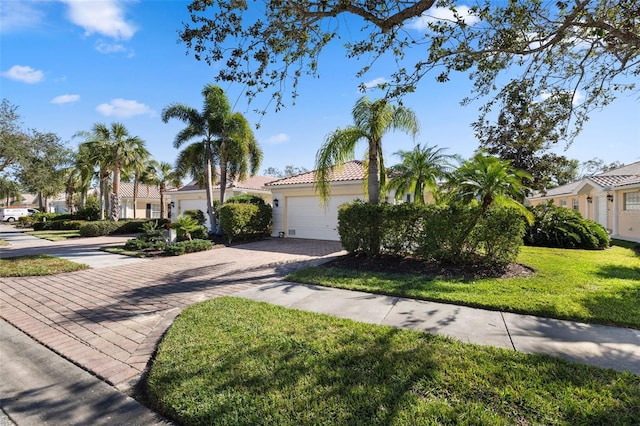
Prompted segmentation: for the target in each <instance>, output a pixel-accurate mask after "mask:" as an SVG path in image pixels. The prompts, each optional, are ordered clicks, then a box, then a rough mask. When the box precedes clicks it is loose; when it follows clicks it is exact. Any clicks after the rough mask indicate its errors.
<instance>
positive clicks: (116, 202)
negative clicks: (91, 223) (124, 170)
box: [109, 162, 120, 222]
mask: <svg viewBox="0 0 640 426" xmlns="http://www.w3.org/2000/svg"><path fill="white" fill-rule="evenodd" d="M110 207H111V209H110V215H109V219H110V220H111V221H113V222H117V221H118V219H119V218H120V163H119V162H116V164H115V167H114V168H113V193H112V194H111V206H110Z"/></svg>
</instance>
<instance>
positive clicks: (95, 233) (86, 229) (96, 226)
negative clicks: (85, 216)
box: [80, 220, 119, 237]
mask: <svg viewBox="0 0 640 426" xmlns="http://www.w3.org/2000/svg"><path fill="white" fill-rule="evenodd" d="M118 228H119V225H118V223H117V222H111V221H108V220H99V221H95V222H87V223H85V224H84V225H82V226H81V227H80V236H81V237H99V236H102V235H109V234H112V233H114V232H115V231H116V230H117V229H118Z"/></svg>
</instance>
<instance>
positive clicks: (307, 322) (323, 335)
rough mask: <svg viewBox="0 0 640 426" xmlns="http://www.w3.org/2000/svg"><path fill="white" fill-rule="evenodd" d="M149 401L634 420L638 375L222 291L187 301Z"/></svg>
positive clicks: (263, 415) (216, 419) (327, 416)
mask: <svg viewBox="0 0 640 426" xmlns="http://www.w3.org/2000/svg"><path fill="white" fill-rule="evenodd" d="M146 384H147V389H148V395H147V397H148V398H149V401H150V402H151V403H152V405H154V406H155V407H156V409H158V410H159V411H160V412H161V413H162V414H164V415H166V416H168V417H170V418H172V419H174V420H176V421H177V422H178V423H179V424H183V425H217V424H219V425H228V424H245V425H249V424H251V425H254V424H255V425H258V424H277V425H305V424H313V425H316V424H331V425H372V424H394V425H416V424H420V425H426V424H474V425H475V424H477V425H482V424H486V425H513V424H556V425H573V424H620V425H623V424H637V421H638V419H639V418H640V376H637V375H634V374H631V373H623V372H616V371H614V370H604V369H600V368H597V367H592V366H587V365H582V364H578V363H570V362H568V361H564V360H560V359H555V358H551V357H547V356H543V355H528V354H524V353H519V352H514V351H509V350H505V349H498V348H492V347H484V346H477V345H472V344H464V343H461V342H459V341H456V340H453V339H448V338H445V337H441V336H434V335H429V334H426V333H421V332H417V331H410V330H399V329H395V328H391V327H384V326H377V325H371V324H364V323H359V322H355V321H351V320H345V319H338V318H334V317H331V316H327V315H320V314H314V313H310V312H302V311H297V310H292V309H287V308H283V307H279V306H273V305H268V304H265V303H259V302H252V301H248V300H244V299H237V298H231V297H223V298H218V299H214V300H210V301H207V302H204V303H201V304H198V305H194V306H191V307H189V308H187V309H185V310H184V311H183V312H182V313H181V314H180V316H179V317H178V319H177V320H176V321H175V323H174V324H173V325H172V326H171V328H170V329H169V330H168V332H167V334H166V335H165V337H164V339H163V341H162V343H161V344H160V346H159V348H158V352H157V355H156V357H155V360H154V362H153V365H152V367H151V370H150V373H149V376H148V378H147V382H146Z"/></svg>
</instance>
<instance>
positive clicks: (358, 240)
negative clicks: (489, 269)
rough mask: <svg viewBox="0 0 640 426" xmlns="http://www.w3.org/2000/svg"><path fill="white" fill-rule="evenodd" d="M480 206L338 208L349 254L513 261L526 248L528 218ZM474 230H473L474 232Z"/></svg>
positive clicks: (498, 262)
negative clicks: (525, 219) (481, 209)
mask: <svg viewBox="0 0 640 426" xmlns="http://www.w3.org/2000/svg"><path fill="white" fill-rule="evenodd" d="M480 213H481V212H480V209H479V207H477V206H475V207H474V206H458V205H453V206H437V205H429V204H428V205H417V204H400V205H396V206H393V205H389V204H379V205H374V204H368V203H364V202H362V201H356V202H353V203H347V204H343V205H342V206H340V208H339V210H338V233H339V234H340V240H341V242H342V246H343V248H344V249H345V250H347V251H348V252H350V253H355V254H364V255H366V256H369V257H371V256H376V255H379V254H381V253H384V254H389V255H393V256H402V257H404V256H414V257H417V258H421V259H424V260H428V261H437V262H455V263H478V262H483V263H489V264H492V265H499V266H504V265H506V264H508V263H510V262H513V261H514V260H515V259H516V257H517V255H518V252H519V248H520V246H521V245H522V237H523V234H524V231H525V228H524V220H523V218H522V216H521V214H520V213H519V212H518V211H517V210H515V209H508V208H502V207H492V208H490V209H489V210H488V211H487V212H486V213H485V215H484V216H482V217H480ZM469 229H472V231H471V232H470V233H469V232H468V231H469Z"/></svg>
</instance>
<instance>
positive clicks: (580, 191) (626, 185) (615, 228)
mask: <svg viewBox="0 0 640 426" xmlns="http://www.w3.org/2000/svg"><path fill="white" fill-rule="evenodd" d="M527 201H528V203H529V204H530V205H532V206H535V205H538V204H541V203H545V202H549V201H552V202H553V204H555V205H557V206H562V207H567V208H570V209H574V210H577V211H579V212H580V213H581V214H582V216H583V217H585V218H587V219H592V220H594V221H596V222H598V223H600V224H601V225H602V226H604V227H605V228H607V230H608V231H609V233H610V234H611V236H612V237H613V238H620V239H624V240H629V241H638V242H640V161H638V162H635V163H633V164H629V165H628V166H624V167H620V168H617V169H614V170H610V171H608V172H605V173H600V174H598V175H594V176H590V177H586V178H584V179H581V180H579V181H576V182H572V183H569V184H567V185H562V186H559V187H557V188H553V189H550V190H548V191H547V192H546V194H536V195H534V196H532V197H529V198H528V199H527Z"/></svg>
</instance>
